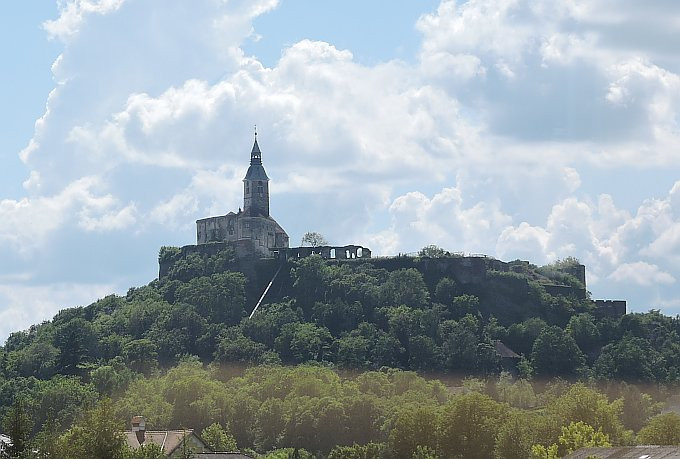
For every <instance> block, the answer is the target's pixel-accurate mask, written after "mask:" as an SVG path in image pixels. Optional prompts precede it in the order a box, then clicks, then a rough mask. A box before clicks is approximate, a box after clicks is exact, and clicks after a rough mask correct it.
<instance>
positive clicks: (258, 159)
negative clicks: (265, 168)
mask: <svg viewBox="0 0 680 459" xmlns="http://www.w3.org/2000/svg"><path fill="white" fill-rule="evenodd" d="M250 165H251V166H253V165H262V152H261V151H260V146H259V145H258V144H257V124H256V125H255V143H253V149H252V151H251V152H250Z"/></svg>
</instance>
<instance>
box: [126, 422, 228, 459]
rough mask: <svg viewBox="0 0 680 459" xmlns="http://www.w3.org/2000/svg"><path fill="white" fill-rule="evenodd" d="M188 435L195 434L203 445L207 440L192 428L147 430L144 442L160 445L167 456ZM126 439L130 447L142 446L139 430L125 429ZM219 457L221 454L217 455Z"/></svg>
mask: <svg viewBox="0 0 680 459" xmlns="http://www.w3.org/2000/svg"><path fill="white" fill-rule="evenodd" d="M185 436H187V437H191V436H193V437H194V438H195V440H197V441H198V442H199V443H200V444H202V445H203V446H206V444H205V442H204V441H203V440H201V437H199V436H198V435H196V434H195V433H194V431H193V430H192V429H186V430H147V431H146V432H144V444H145V445H148V444H152V443H153V444H154V445H158V446H160V447H161V449H163V453H164V454H165V455H166V456H169V455H170V454H172V453H173V452H174V451H175V450H176V449H177V448H179V447H180V446H181V445H182V439H183V438H184V437H185ZM125 440H126V442H127V444H128V446H129V447H130V448H134V449H137V448H139V447H140V444H139V440H137V432H133V431H131V430H127V431H125ZM217 457H219V456H217Z"/></svg>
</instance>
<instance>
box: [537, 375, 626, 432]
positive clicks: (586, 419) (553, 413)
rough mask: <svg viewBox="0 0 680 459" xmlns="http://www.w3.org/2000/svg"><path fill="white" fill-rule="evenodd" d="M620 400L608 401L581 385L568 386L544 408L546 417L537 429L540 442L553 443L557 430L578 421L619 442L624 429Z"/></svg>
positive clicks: (559, 430) (601, 395)
mask: <svg viewBox="0 0 680 459" xmlns="http://www.w3.org/2000/svg"><path fill="white" fill-rule="evenodd" d="M621 406H622V401H621V400H620V399H618V400H615V401H613V402H611V403H610V402H609V400H608V399H607V397H606V396H605V395H603V394H601V393H599V392H597V391H596V390H594V389H591V388H588V387H586V386H584V385H583V384H581V383H577V384H573V385H571V386H570V387H569V388H568V389H567V391H566V392H565V393H564V394H562V395H561V396H559V397H557V398H556V399H554V400H553V401H551V402H550V403H549V404H548V406H547V415H548V417H546V418H545V420H544V422H543V423H542V425H541V426H539V427H540V428H541V437H540V438H541V439H542V440H549V441H551V442H557V439H558V438H559V435H560V434H561V427H560V426H565V425H569V423H571V422H579V421H582V422H583V423H585V424H588V425H590V426H592V427H593V428H594V429H596V430H601V431H602V432H603V433H604V434H606V435H607V436H608V437H609V438H610V439H611V441H612V442H613V443H618V442H621V441H622V439H623V438H624V436H625V429H624V427H623V424H622V423H621V419H620V415H621Z"/></svg>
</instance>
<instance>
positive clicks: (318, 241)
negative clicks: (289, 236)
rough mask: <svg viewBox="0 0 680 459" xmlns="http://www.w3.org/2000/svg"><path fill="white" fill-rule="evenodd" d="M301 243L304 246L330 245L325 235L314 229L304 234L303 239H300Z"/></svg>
mask: <svg viewBox="0 0 680 459" xmlns="http://www.w3.org/2000/svg"><path fill="white" fill-rule="evenodd" d="M300 245H303V246H305V245H306V246H309V247H320V246H322V245H328V241H327V240H326V238H325V237H323V235H322V234H321V233H317V232H314V231H310V232H307V233H305V234H304V235H303V236H302V240H301V241H300Z"/></svg>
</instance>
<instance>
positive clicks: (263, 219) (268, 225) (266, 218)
mask: <svg viewBox="0 0 680 459" xmlns="http://www.w3.org/2000/svg"><path fill="white" fill-rule="evenodd" d="M238 241H251V242H252V246H253V247H254V251H255V252H256V254H257V255H259V256H263V257H270V256H272V250H276V249H282V248H287V247H288V234H286V232H285V231H284V229H283V228H282V227H281V225H279V224H278V223H277V222H276V220H274V219H273V218H272V217H271V215H269V177H267V173H266V172H265V170H264V167H263V166H262V153H261V152H260V146H259V145H258V144H257V133H255V143H254V144H253V149H252V151H251V152H250V167H249V168H248V172H247V173H246V176H245V178H244V179H243V210H241V209H239V210H238V212H237V213H234V212H229V213H228V214H227V215H222V216H219V217H209V218H203V219H200V220H197V221H196V242H197V244H199V245H200V244H207V243H210V242H238Z"/></svg>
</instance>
